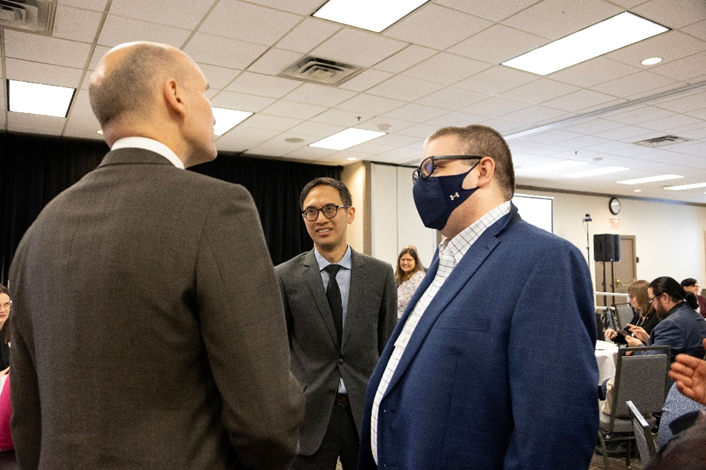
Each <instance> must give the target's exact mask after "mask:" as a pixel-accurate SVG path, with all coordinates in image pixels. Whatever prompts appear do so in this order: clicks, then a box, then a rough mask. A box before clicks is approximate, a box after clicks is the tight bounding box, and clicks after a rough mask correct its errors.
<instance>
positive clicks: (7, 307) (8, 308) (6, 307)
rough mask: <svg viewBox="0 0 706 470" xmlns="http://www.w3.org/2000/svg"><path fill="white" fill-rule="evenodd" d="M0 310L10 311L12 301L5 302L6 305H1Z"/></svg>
mask: <svg viewBox="0 0 706 470" xmlns="http://www.w3.org/2000/svg"><path fill="white" fill-rule="evenodd" d="M0 308H2V309H3V310H8V311H9V310H10V309H11V308H12V300H11V301H9V302H5V303H4V304H0Z"/></svg>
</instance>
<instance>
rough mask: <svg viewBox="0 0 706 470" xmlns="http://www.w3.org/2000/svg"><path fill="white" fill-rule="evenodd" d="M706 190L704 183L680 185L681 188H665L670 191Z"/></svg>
mask: <svg viewBox="0 0 706 470" xmlns="http://www.w3.org/2000/svg"><path fill="white" fill-rule="evenodd" d="M696 188H706V183H694V184H682V185H681V186H665V188H664V189H668V190H670V191H683V190H685V189H696Z"/></svg>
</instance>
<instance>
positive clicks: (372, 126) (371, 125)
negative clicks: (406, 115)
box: [355, 116, 415, 134]
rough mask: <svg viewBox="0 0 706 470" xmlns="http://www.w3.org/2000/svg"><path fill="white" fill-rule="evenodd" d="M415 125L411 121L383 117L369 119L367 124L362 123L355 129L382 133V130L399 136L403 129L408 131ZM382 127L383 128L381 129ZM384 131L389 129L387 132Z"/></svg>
mask: <svg viewBox="0 0 706 470" xmlns="http://www.w3.org/2000/svg"><path fill="white" fill-rule="evenodd" d="M414 125H415V124H414V123H413V122H409V121H401V120H399V119H391V118H388V117H383V116H375V117H373V118H371V119H368V120H367V121H365V122H362V123H360V124H358V125H356V126H355V127H358V128H360V129H368V130H371V131H380V130H382V131H383V132H394V133H397V134H399V133H400V131H401V130H403V129H408V128H410V127H412V126H414ZM380 126H383V128H381V127H380ZM384 129H387V130H386V131H385V130H384Z"/></svg>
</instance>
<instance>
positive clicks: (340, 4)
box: [312, 0, 429, 33]
mask: <svg viewBox="0 0 706 470" xmlns="http://www.w3.org/2000/svg"><path fill="white" fill-rule="evenodd" d="M428 1H429V0H394V1H385V0H383V1H380V0H329V1H328V2H326V3H325V4H324V5H323V6H322V7H321V8H319V9H318V10H317V11H316V13H314V14H313V15H312V16H315V17H316V18H322V19H324V20H329V21H335V22H336V23H341V24H345V25H348V26H355V27H356V28H361V29H367V30H368V31H373V32H375V33H379V32H380V31H382V30H383V29H385V28H387V27H388V26H390V25H391V24H393V23H395V22H397V21H398V20H400V19H401V18H404V17H405V16H407V15H408V14H409V13H411V12H412V11H414V10H416V9H417V8H419V7H420V6H421V5H423V4H425V3H427V2H428Z"/></svg>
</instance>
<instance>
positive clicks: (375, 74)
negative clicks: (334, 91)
mask: <svg viewBox="0 0 706 470" xmlns="http://www.w3.org/2000/svg"><path fill="white" fill-rule="evenodd" d="M390 77H392V74H391V73H388V72H382V71H380V70H375V69H368V70H365V71H364V72H362V73H360V74H358V75H356V76H355V77H353V78H351V79H350V80H348V81H346V82H344V83H342V84H341V85H338V87H339V88H343V89H344V90H351V91H365V90H367V89H368V88H371V87H374V86H375V85H377V84H378V83H380V82H384V81H385V80H387V79H388V78H390Z"/></svg>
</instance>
